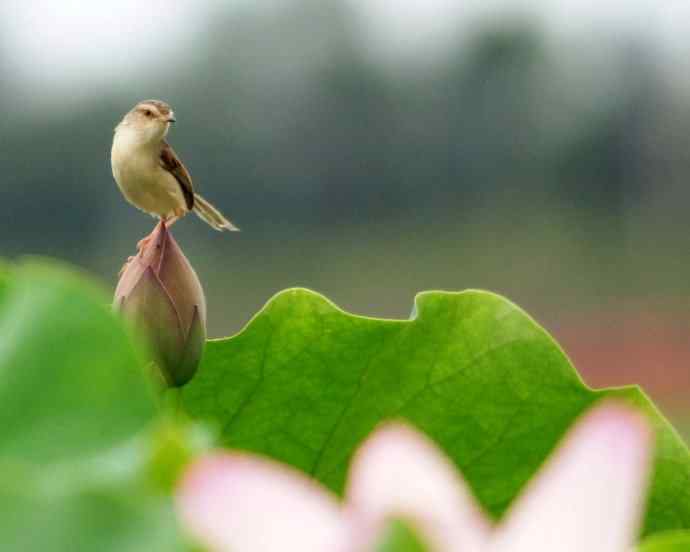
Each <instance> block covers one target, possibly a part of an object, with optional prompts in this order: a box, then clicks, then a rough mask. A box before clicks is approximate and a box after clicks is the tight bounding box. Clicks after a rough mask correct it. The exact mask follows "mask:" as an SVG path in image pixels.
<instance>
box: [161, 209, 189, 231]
mask: <svg viewBox="0 0 690 552" xmlns="http://www.w3.org/2000/svg"><path fill="white" fill-rule="evenodd" d="M185 214H186V211H185V210H184V209H181V208H179V207H178V208H176V209H175V210H174V211H173V216H172V217H170V218H168V219H166V220H165V225H166V226H167V227H168V228H170V227H171V226H172V225H173V224H175V223H176V222H177V221H178V220H180V219H181V218H182V217H183V216H185Z"/></svg>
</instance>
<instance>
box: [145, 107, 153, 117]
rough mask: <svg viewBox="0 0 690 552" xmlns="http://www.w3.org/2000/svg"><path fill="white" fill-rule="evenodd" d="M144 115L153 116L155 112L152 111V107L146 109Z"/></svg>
mask: <svg viewBox="0 0 690 552" xmlns="http://www.w3.org/2000/svg"><path fill="white" fill-rule="evenodd" d="M144 115H146V116H147V117H151V115H153V113H152V112H151V110H150V109H147V110H146V111H144Z"/></svg>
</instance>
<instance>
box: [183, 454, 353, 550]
mask: <svg viewBox="0 0 690 552" xmlns="http://www.w3.org/2000/svg"><path fill="white" fill-rule="evenodd" d="M177 503H178V510H179V512H180V515H181V516H182V519H183V521H184V523H185V526H186V528H187V529H188V530H189V531H190V533H191V535H192V536H193V537H194V538H196V539H197V540H198V541H199V543H200V544H202V545H204V546H206V547H208V549H209V550H210V551H211V552H252V551H256V552H293V551H294V552H325V551H332V552H345V550H346V548H345V546H346V544H347V542H348V540H349V539H348V534H347V531H348V526H347V524H346V523H345V518H344V516H343V515H342V512H341V509H340V507H339V505H338V503H337V501H336V498H335V497H334V496H332V495H331V494H330V493H329V492H328V491H327V490H326V489H325V488H324V487H321V486H319V485H317V484H315V483H314V482H312V481H311V480H310V479H308V478H307V477H305V476H304V475H302V474H301V473H299V472H297V471H296V470H293V469H292V468H289V467H287V466H285V465H283V464H279V463H277V462H273V461H270V460H265V459H263V458H260V457H258V456H251V455H249V454H241V453H227V454H222V453H219V454H215V455H212V456H208V457H206V458H204V459H202V460H200V461H198V462H196V463H195V464H194V465H193V466H192V467H191V469H190V470H189V471H188V472H187V474H186V475H185V477H184V479H183V480H182V482H181V485H180V488H179V490H178V495H177Z"/></svg>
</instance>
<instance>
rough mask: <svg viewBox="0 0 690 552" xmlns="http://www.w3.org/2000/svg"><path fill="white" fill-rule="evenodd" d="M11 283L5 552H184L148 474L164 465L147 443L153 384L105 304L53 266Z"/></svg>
mask: <svg viewBox="0 0 690 552" xmlns="http://www.w3.org/2000/svg"><path fill="white" fill-rule="evenodd" d="M3 278H4V280H5V289H4V292H3V293H2V295H3V297H2V298H1V299H0V547H1V548H2V549H3V550H7V551H8V552H9V551H21V552H32V551H39V550H41V551H42V550H54V551H56V552H61V551H65V552H67V551H69V552H72V551H74V550H103V551H104V552H110V551H113V552H114V551H117V552H135V551H143V550H146V551H147V552H155V551H159V550H160V551H166V552H169V551H174V550H183V547H182V544H181V543H180V542H179V538H178V534H177V529H176V522H175V518H174V516H173V512H172V507H171V503H170V499H169V497H168V495H167V493H166V494H163V493H161V492H159V491H158V490H157V489H156V486H155V485H154V483H153V482H152V481H151V480H150V479H149V477H148V475H147V470H149V469H150V468H149V467H148V466H149V465H153V464H155V462H153V461H152V460H153V459H154V458H161V453H158V454H155V455H153V454H152V453H151V452H149V450H148V449H149V446H148V445H147V444H146V441H145V440H142V439H141V438H140V437H141V434H142V431H143V430H145V429H146V428H147V427H148V426H149V424H150V422H151V421H152V420H153V417H154V415H155V413H156V410H157V408H156V406H155V402H154V396H153V394H152V389H151V383H150V382H149V380H148V378H147V377H145V375H144V372H143V366H142V363H141V361H140V355H139V353H138V352H137V351H136V350H135V348H134V346H133V345H132V343H131V341H130V337H129V336H128V335H127V333H126V332H125V330H124V328H123V327H122V325H121V324H120V322H119V321H118V320H117V319H116V317H115V316H114V315H113V314H112V313H111V312H110V308H109V306H107V304H106V301H107V300H106V295H105V294H103V293H102V292H101V291H100V290H97V289H96V288H95V286H93V284H92V283H91V282H89V281H88V280H86V279H85V278H84V277H82V276H78V275H76V274H74V273H73V272H72V271H70V270H68V269H66V268H65V267H61V266H56V265H54V264H45V263H41V264H39V263H37V262H31V263H26V264H23V265H21V266H18V267H16V268H12V269H11V270H9V271H8V272H6V273H5V275H4V276H3ZM0 289H1V287H0ZM158 462H160V460H158ZM168 488H169V486H168Z"/></svg>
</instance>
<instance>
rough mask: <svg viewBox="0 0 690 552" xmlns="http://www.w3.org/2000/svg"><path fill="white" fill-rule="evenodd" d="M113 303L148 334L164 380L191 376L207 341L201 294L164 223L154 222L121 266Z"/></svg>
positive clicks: (171, 382)
mask: <svg viewBox="0 0 690 552" xmlns="http://www.w3.org/2000/svg"><path fill="white" fill-rule="evenodd" d="M115 308H116V309H118V310H120V311H121V312H122V313H123V314H124V315H125V316H126V317H127V318H129V319H130V320H132V322H133V323H134V325H135V327H136V328H137V329H138V331H141V332H142V333H143V334H144V336H145V337H146V338H147V339H148V341H149V343H150V346H151V351H152V353H153V355H154V359H153V360H154V361H155V363H156V365H157V366H158V368H159V370H160V373H161V376H162V378H163V379H164V380H165V383H166V384H167V385H169V386H172V387H178V386H181V385H184V384H185V383H187V382H188V381H189V380H190V379H192V376H193V375H194V373H195V372H196V369H197V366H198V365H199V360H200V359H201V355H202V353H203V349H204V344H205V342H206V299H205V297H204V291H203V289H202V288H201V283H200V282H199V278H198V277H197V275H196V272H194V269H193V268H192V265H191V264H189V261H188V260H187V257H185V256H184V253H182V250H181V249H180V246H179V245H177V242H176V241H175V240H174V239H173V237H172V235H171V234H170V232H169V231H168V229H167V228H166V226H165V223H163V222H160V223H159V224H158V226H156V228H155V229H154V230H153V232H152V233H151V235H150V236H149V238H147V240H146V242H145V244H144V245H143V246H142V248H141V251H140V253H139V254H137V255H136V256H135V257H132V258H130V260H129V261H128V262H127V264H126V265H125V267H124V269H123V271H122V275H121V277H120V281H119V283H118V285H117V289H116V290H115Z"/></svg>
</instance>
